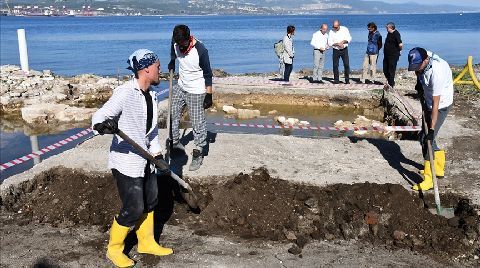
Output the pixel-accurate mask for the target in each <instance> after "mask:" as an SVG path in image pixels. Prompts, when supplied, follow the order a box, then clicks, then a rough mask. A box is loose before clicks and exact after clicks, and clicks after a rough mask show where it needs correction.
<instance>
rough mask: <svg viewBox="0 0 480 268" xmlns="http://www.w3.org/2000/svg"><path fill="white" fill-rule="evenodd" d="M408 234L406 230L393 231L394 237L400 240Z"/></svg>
mask: <svg viewBox="0 0 480 268" xmlns="http://www.w3.org/2000/svg"><path fill="white" fill-rule="evenodd" d="M406 235H407V234H405V233H404V232H402V231H399V230H396V231H394V232H393V238H394V239H395V240H399V241H401V240H403V239H405V236H406Z"/></svg>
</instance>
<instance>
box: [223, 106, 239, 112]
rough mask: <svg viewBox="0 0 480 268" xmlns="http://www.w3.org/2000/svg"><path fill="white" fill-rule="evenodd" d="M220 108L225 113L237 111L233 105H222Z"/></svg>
mask: <svg viewBox="0 0 480 268" xmlns="http://www.w3.org/2000/svg"><path fill="white" fill-rule="evenodd" d="M222 110H223V111H224V112H225V113H227V114H236V113H237V109H236V108H235V107H233V106H230V105H223V108H222Z"/></svg>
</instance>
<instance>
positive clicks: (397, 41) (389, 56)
mask: <svg viewBox="0 0 480 268" xmlns="http://www.w3.org/2000/svg"><path fill="white" fill-rule="evenodd" d="M386 27H387V32H388V34H387V37H386V38H385V45H384V49H383V53H384V54H383V55H384V56H383V74H384V75H385V78H387V83H388V85H390V86H391V87H394V86H395V71H396V70H397V62H398V59H399V58H400V52H401V51H402V49H403V43H402V37H401V36H400V33H399V32H398V31H397V30H395V24H394V23H393V22H389V23H387V26H386Z"/></svg>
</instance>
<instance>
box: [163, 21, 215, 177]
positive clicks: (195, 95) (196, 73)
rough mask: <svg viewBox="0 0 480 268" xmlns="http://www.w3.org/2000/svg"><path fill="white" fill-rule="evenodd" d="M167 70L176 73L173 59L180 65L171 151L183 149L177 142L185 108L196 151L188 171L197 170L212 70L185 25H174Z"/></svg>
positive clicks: (203, 50)
mask: <svg viewBox="0 0 480 268" xmlns="http://www.w3.org/2000/svg"><path fill="white" fill-rule="evenodd" d="M170 55H171V61H170V63H169V64H168V69H169V70H175V60H176V59H177V60H178V63H179V67H178V69H179V78H178V83H177V85H175V87H174V88H173V93H172V110H171V111H170V112H171V120H172V122H171V124H172V126H171V129H172V143H173V148H172V149H174V150H185V149H184V147H183V145H182V144H181V143H180V130H179V124H180V118H181V113H182V109H183V107H184V106H185V105H186V106H187V108H188V114H189V116H190V120H191V122H192V127H193V137H194V143H195V149H193V152H192V161H191V162H190V166H189V170H190V171H194V170H197V169H199V168H200V166H201V165H202V163H203V154H204V148H205V146H206V145H207V122H206V119H205V109H208V108H210V107H211V106H212V105H213V101H212V93H213V88H212V77H213V74H212V69H211V68H210V59H209V56H208V50H207V49H206V48H205V45H204V44H203V43H202V42H200V41H199V40H198V39H196V38H195V37H193V36H192V35H190V29H189V28H188V26H187V25H177V26H175V28H174V29H173V36H172V45H171V52H170Z"/></svg>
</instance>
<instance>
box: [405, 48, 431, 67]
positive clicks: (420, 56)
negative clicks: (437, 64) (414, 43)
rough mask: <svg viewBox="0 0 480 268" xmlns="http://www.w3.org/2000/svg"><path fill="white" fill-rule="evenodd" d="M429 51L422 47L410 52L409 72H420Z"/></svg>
mask: <svg viewBox="0 0 480 268" xmlns="http://www.w3.org/2000/svg"><path fill="white" fill-rule="evenodd" d="M427 56H428V55H427V51H426V50H425V49H423V48H421V47H415V48H412V49H411V50H410V52H408V70H409V71H418V69H420V66H421V65H422V62H423V61H424V60H425V59H426V58H427Z"/></svg>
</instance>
